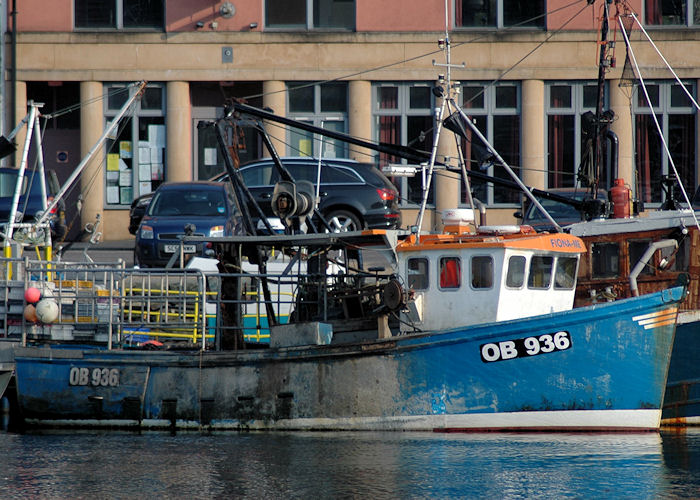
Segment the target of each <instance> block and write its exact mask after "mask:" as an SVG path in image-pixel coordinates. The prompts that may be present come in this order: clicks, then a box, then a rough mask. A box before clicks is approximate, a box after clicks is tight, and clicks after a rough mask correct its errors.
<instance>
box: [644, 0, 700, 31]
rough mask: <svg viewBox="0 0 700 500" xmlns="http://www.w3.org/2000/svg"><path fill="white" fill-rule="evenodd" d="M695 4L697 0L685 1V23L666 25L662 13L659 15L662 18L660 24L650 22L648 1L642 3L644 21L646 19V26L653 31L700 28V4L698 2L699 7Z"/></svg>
mask: <svg viewBox="0 0 700 500" xmlns="http://www.w3.org/2000/svg"><path fill="white" fill-rule="evenodd" d="M659 2H661V0H659ZM695 2H697V0H692V1H688V0H684V1H683V10H684V12H683V14H684V15H685V21H684V22H679V23H664V22H663V13H661V12H660V13H659V16H660V17H661V18H660V22H659V23H654V22H649V16H650V15H651V14H650V12H649V9H648V8H647V5H648V0H647V1H645V2H642V9H643V16H642V19H644V26H645V27H647V28H652V29H677V28H679V27H697V26H700V2H697V5H695Z"/></svg>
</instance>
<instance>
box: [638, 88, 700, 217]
mask: <svg viewBox="0 0 700 500" xmlns="http://www.w3.org/2000/svg"><path fill="white" fill-rule="evenodd" d="M646 88H647V93H648V95H649V99H650V101H651V105H652V107H653V109H654V113H655V114H656V118H657V120H658V122H659V125H660V127H661V130H662V132H663V136H664V139H665V141H666V144H667V145H668V147H669V150H670V153H671V158H673V164H674V165H675V166H676V170H678V174H679V175H680V178H681V182H682V183H683V187H684V188H685V190H686V192H688V193H690V195H692V194H693V193H694V192H695V188H696V186H697V182H696V175H695V162H696V160H695V157H696V152H695V147H696V146H695V144H696V133H695V130H696V124H695V121H696V115H695V111H694V108H693V106H692V102H691V101H690V99H689V98H688V96H687V95H686V93H685V91H684V90H683V88H682V87H681V86H680V85H679V84H677V83H676V82H649V83H646ZM686 88H687V89H688V91H689V92H690V93H691V95H695V85H694V84H693V83H686ZM634 126H635V166H636V168H637V176H638V178H639V183H640V185H639V191H638V193H637V196H638V197H639V198H640V199H641V200H642V201H643V202H645V203H660V202H662V201H663V178H664V177H666V176H669V175H673V168H672V167H671V164H670V162H669V159H668V155H666V154H665V152H664V149H663V144H662V142H661V139H660V137H659V133H658V129H657V127H656V124H655V123H654V117H653V116H652V114H651V109H650V108H649V105H648V104H647V101H646V97H645V95H644V92H643V90H642V89H641V88H637V89H636V98H635V99H634Z"/></svg>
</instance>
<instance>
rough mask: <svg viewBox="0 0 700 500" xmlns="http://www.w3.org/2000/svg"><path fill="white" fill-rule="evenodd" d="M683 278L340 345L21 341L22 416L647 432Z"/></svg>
mask: <svg viewBox="0 0 700 500" xmlns="http://www.w3.org/2000/svg"><path fill="white" fill-rule="evenodd" d="M683 294H684V289H683V288H681V287H679V288H674V289H670V290H666V291H664V292H660V293H654V294H650V295H646V296H643V297H638V298H633V299H626V300H621V301H617V302H612V303H606V304H598V305H594V306H591V307H586V308H580V309H575V310H573V311H568V312H563V313H554V314H549V315H545V316H538V317H534V318H527V319H521V320H515V321H508V322H500V323H492V324H487V325H480V326H475V327H468V328H460V329H456V330H452V331H448V332H441V333H436V334H420V335H405V336H398V337H392V338H390V339H385V340H376V341H366V342H361V343H354V344H346V345H326V346H303V347H292V348H284V349H260V350H254V351H239V352H194V353H175V352H153V351H121V350H113V351H104V350H102V351H99V350H76V349H67V348H49V347H28V348H23V349H19V350H18V351H17V354H16V363H17V368H16V370H17V372H16V373H17V391H18V401H19V406H20V412H21V414H22V416H23V417H24V418H25V420H26V422H27V423H28V424H34V425H44V426H101V427H114V426H121V427H130V426H133V427H142V428H168V427H170V428H200V427H207V428H212V429H368V430H377V429H385V430H386V429H395V430H441V431H452V430H516V429H520V430H650V429H656V428H658V426H659V422H660V417H661V406H662V400H663V394H664V389H665V386H666V377H667V373H668V366H669V361H670V357H671V348H672V345H673V337H674V332H675V328H676V323H675V318H676V312H677V306H678V302H679V301H680V300H681V298H682V297H683Z"/></svg>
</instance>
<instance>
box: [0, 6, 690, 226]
mask: <svg viewBox="0 0 700 500" xmlns="http://www.w3.org/2000/svg"><path fill="white" fill-rule="evenodd" d="M4 5H5V6H6V16H7V17H6V32H7V34H6V37H5V58H4V63H5V75H6V76H7V80H6V81H5V88H4V93H3V100H4V104H5V105H4V106H3V108H4V109H5V110H6V114H5V116H4V117H3V123H4V131H7V130H11V129H12V128H14V126H15V124H16V123H18V122H19V120H21V118H22V117H23V116H24V115H25V114H26V113H27V103H28V102H29V101H34V102H41V103H43V107H42V108H41V112H42V115H43V121H42V124H44V126H45V127H46V128H45V131H44V159H45V164H46V167H47V168H53V169H55V170H56V171H57V173H58V176H59V179H61V180H65V179H67V178H68V177H69V176H70V174H71V172H72V171H73V170H74V169H75V167H76V166H77V165H78V164H79V162H80V161H81V159H82V158H83V157H84V156H85V155H86V154H87V153H88V152H89V151H90V149H91V148H92V147H93V145H94V144H95V143H96V141H97V139H98V138H99V137H100V136H101V135H102V133H103V131H104V129H105V126H106V124H107V123H108V122H109V120H110V119H112V118H113V117H114V116H115V114H116V113H117V111H118V110H119V109H120V107H121V106H122V104H123V103H124V102H125V101H126V99H127V98H128V93H129V92H130V91H132V90H130V89H132V88H133V87H130V84H131V83H133V82H137V81H142V80H145V81H147V82H148V85H147V88H146V91H145V93H144V95H143V96H142V98H141V99H139V100H138V102H137V104H136V106H135V107H134V108H133V109H132V110H131V111H130V113H129V117H128V119H126V120H124V121H123V122H121V123H120V126H119V128H118V130H117V131H116V132H115V134H114V135H113V136H112V137H110V138H109V139H108V141H107V143H106V145H105V148H104V149H103V150H102V151H100V152H99V153H98V154H97V155H96V156H95V157H94V159H93V160H92V161H91V162H90V163H89V165H88V166H87V168H86V170H85V172H84V174H83V175H82V176H81V178H80V180H79V182H78V183H76V185H75V187H74V188H73V189H71V191H70V196H69V207H74V206H75V203H73V202H75V201H76V200H77V199H80V200H81V210H80V212H79V213H78V212H77V211H76V210H75V209H69V212H68V219H69V220H68V222H69V224H70V225H71V232H70V233H69V234H71V235H73V236H75V235H76V234H77V232H79V228H80V227H82V226H83V225H84V224H85V223H87V222H94V220H95V218H96V217H97V215H98V214H99V216H100V217H101V220H102V227H103V234H104V237H105V238H106V239H122V238H128V237H131V236H130V235H129V233H128V230H127V227H128V212H129V205H130V203H131V201H132V200H133V199H134V197H137V196H139V195H141V194H144V193H147V192H149V191H152V190H154V189H155V188H157V186H158V185H159V184H160V183H161V182H164V181H182V180H197V179H207V178H209V177H211V176H212V175H214V174H216V173H218V172H219V171H221V169H223V160H222V158H221V155H220V153H219V152H218V150H217V148H216V141H215V138H214V137H213V136H212V135H211V131H210V129H201V128H198V127H197V124H198V123H199V122H200V121H202V120H204V121H210V120H214V119H216V118H218V117H220V116H221V115H222V113H223V109H224V106H225V104H227V103H228V102H230V101H231V100H232V99H234V98H243V99H245V101H246V102H247V103H249V104H251V105H254V106H261V107H269V108H271V109H272V110H273V111H274V112H275V113H277V114H279V115H283V116H287V117H290V118H294V119H298V120H302V121H305V122H308V123H312V124H315V125H318V126H322V127H324V128H329V129H333V130H337V131H341V132H346V133H349V134H351V135H353V136H356V137H359V138H362V139H367V140H372V141H377V140H381V141H384V142H392V143H398V144H402V145H408V146H413V147H417V148H419V149H424V150H430V148H431V146H432V141H433V135H434V131H435V130H436V127H435V117H436V109H438V108H439V106H440V102H439V100H438V98H437V97H436V95H435V93H434V92H433V87H434V86H435V85H436V81H437V80H438V79H439V76H438V75H439V74H440V73H443V74H444V73H445V68H444V67H441V66H439V63H442V62H443V61H444V59H443V54H442V52H441V51H440V49H439V47H438V40H439V39H444V38H445V28H446V26H447V27H448V29H449V39H450V41H451V57H452V63H453V64H455V65H461V64H462V63H464V65H463V67H461V66H460V67H456V66H455V67H453V68H452V69H451V78H452V80H453V82H459V84H458V85H457V86H458V88H459V90H460V92H459V101H460V105H461V106H463V108H464V109H465V110H466V111H467V113H468V114H469V115H470V116H471V117H472V119H473V120H474V122H475V123H476V124H477V126H478V127H479V129H480V130H481V131H482V133H484V135H485V136H486V137H487V138H488V139H489V141H490V142H491V143H492V144H494V146H495V147H496V149H497V150H498V151H499V153H500V154H501V156H503V158H504V159H505V160H506V161H507V162H508V163H509V164H510V165H511V166H513V167H514V169H515V171H516V172H518V174H519V175H520V177H521V178H522V180H523V181H524V183H525V184H526V185H529V186H533V187H537V188H558V187H571V186H574V185H575V184H576V182H577V181H576V179H577V172H578V169H579V165H580V163H581V161H582V158H583V156H585V147H584V146H583V141H582V140H581V132H582V129H583V128H585V118H583V117H584V113H585V112H586V111H594V110H595V103H596V97H597V77H598V62H599V61H598V53H597V50H598V43H597V40H598V39H599V36H600V24H601V15H602V12H603V9H602V5H603V3H602V0H596V1H595V2H594V3H593V4H592V5H591V4H589V2H588V1H587V0H581V1H578V2H571V1H570V0H537V1H532V0H530V1H515V0H489V1H468V0H448V1H447V2H445V0H422V1H417V0H383V1H381V2H377V1H374V0H247V1H245V2H242V1H236V0H233V1H226V2H221V1H215V0H54V1H52V2H51V8H50V9H48V8H46V2H44V1H43V0H15V1H14V2H11V3H10V5H7V2H6V3H5V4H4ZM617 8H620V9H621V10H622V9H623V8H624V9H626V12H628V13H634V14H635V16H636V18H637V19H638V20H639V25H640V26H642V27H644V28H645V30H644V31H643V30H641V29H639V26H634V27H633V29H632V30H631V34H630V38H631V40H632V46H633V49H635V57H636V62H637V63H638V65H639V68H640V74H641V76H642V77H643V79H644V82H645V88H646V89H647V92H646V93H645V92H642V91H641V90H640V89H641V87H640V85H639V83H640V80H639V78H638V77H635V74H636V73H634V72H633V69H632V66H631V65H630V63H627V64H625V54H626V51H625V46H624V43H623V37H622V34H621V30H620V27H619V26H618V25H616V24H615V22H616V21H615V19H612V18H611V26H610V28H611V31H610V35H609V36H610V39H611V40H614V41H615V42H616V43H615V47H614V48H613V49H612V50H611V54H612V57H614V59H615V60H614V61H612V60H611V61H610V66H611V67H610V69H609V71H608V72H607V73H606V96H607V97H606V106H605V107H606V109H607V108H609V109H611V110H612V111H614V113H615V118H614V120H613V122H612V125H611V128H612V130H613V131H614V132H615V133H616V134H617V136H618V138H619V164H618V166H617V172H613V171H611V168H610V166H608V167H607V168H604V169H603V170H604V172H603V179H602V182H603V186H606V185H612V184H611V183H612V178H614V177H620V178H623V179H624V180H625V182H626V183H627V185H629V187H630V188H631V189H632V190H633V192H635V193H636V195H637V196H638V197H639V198H640V199H642V200H643V201H644V202H645V206H646V207H647V209H648V208H651V207H654V206H655V205H656V204H658V203H660V202H661V197H662V185H663V178H664V176H666V175H668V174H670V173H673V170H674V168H675V169H676V170H677V171H678V172H679V175H680V177H681V178H682V180H683V182H684V185H685V187H686V189H687V190H688V192H689V193H690V195H691V196H692V194H693V193H694V192H695V188H696V186H697V177H698V165H697V164H698V159H697V153H696V150H697V143H698V140H697V139H698V127H697V114H698V113H697V109H696V107H695V105H694V103H693V101H692V99H690V98H689V97H688V94H686V93H685V91H684V89H683V86H685V88H686V89H687V90H688V92H689V95H690V96H692V97H693V99H694V98H695V96H696V95H697V87H698V82H699V79H700V50H698V46H699V45H700V44H699V41H698V40H699V39H700V30H698V27H699V26H700V6H698V5H696V2H695V1H691V0H685V1H680V2H675V3H672V2H662V1H661V0H645V1H642V0H634V1H632V0H630V1H629V2H626V4H625V5H623V4H622V3H618V2H613V3H611V4H610V12H611V15H612V14H614V13H615V12H616V9H617ZM446 18H447V22H446ZM626 19H627V20H628V23H632V21H633V18H632V17H627V18H626ZM645 32H646V33H648V34H649V36H650V38H651V39H652V40H653V41H654V43H655V45H656V47H658V50H659V51H660V53H661V54H663V56H664V57H665V59H666V60H667V61H668V63H669V64H670V66H671V67H672V68H673V71H674V72H675V74H676V75H677V76H678V78H679V80H680V81H681V82H682V84H683V85H681V84H679V83H678V81H677V80H676V79H675V77H674V74H673V72H671V71H669V69H667V68H666V66H665V65H664V63H663V60H662V59H660V57H659V55H658V54H657V52H656V51H655V49H654V46H653V45H651V44H649V43H647V42H646V38H645V35H644V33H645ZM637 47H638V48H637ZM435 63H438V64H437V65H436V64H435ZM646 95H648V96H649V100H650V101H651V103H652V106H651V107H650V106H649V105H648V101H647V99H646V97H645V96H646ZM652 109H653V111H654V113H652ZM654 116H656V117H657V120H656V121H655V120H654ZM657 122H658V128H659V129H660V130H661V133H662V135H661V136H660V135H659V134H658V133H657ZM267 130H268V133H269V134H270V135H271V136H272V138H273V142H274V144H275V146H276V148H277V150H278V152H279V153H280V154H281V155H288V156H296V155H319V154H323V155H326V156H341V157H350V158H355V159H358V160H362V161H377V162H379V163H381V164H386V163H392V162H400V161H401V160H400V159H398V158H388V157H386V156H385V155H379V154H375V153H374V152H373V151H367V150H363V149H360V148H357V147H348V146H347V145H344V144H340V143H338V142H336V141H333V140H328V139H324V140H321V138H320V137H314V136H313V135H310V134H307V133H305V132H301V131H298V130H291V129H287V128H283V127H281V126H279V125H276V124H268V127H267ZM660 137H663V138H664V141H661V139H660ZM17 140H18V143H19V141H21V140H22V136H21V135H20V136H18V138H17ZM663 142H666V143H667V144H668V147H669V149H670V151H671V157H670V158H669V157H668V156H667V155H666V154H664V152H663ZM472 144H473V143H467V144H465V145H462V147H464V153H465V158H466V159H467V160H468V161H467V168H470V169H477V168H478V169H479V170H480V171H483V172H485V173H487V174H490V175H496V176H500V177H504V176H505V173H504V172H503V171H502V169H500V168H499V167H498V166H494V165H493V164H489V163H487V162H480V161H479V158H478V154H477V152H476V151H475V150H474V149H473V146H472ZM241 146H242V148H241V151H242V153H241V159H242V160H244V161H245V160H252V159H255V158H257V157H259V156H260V155H262V154H264V153H263V148H262V145H261V141H260V140H259V139H258V138H257V137H255V136H254V135H253V134H246V136H245V141H244V142H243V143H242V144H241ZM438 154H439V155H440V158H448V159H451V160H452V161H453V162H454V161H455V160H456V158H457V157H458V152H457V145H456V144H455V143H454V141H451V140H450V141H443V140H441V141H440V148H439V150H438ZM6 161H8V160H6ZM9 161H11V160H9ZM15 161H16V160H15ZM393 180H394V182H395V183H396V184H397V186H398V187H399V188H400V192H401V196H402V206H403V209H404V217H403V220H404V222H405V223H406V224H407V225H411V224H412V223H413V221H414V220H415V215H416V213H417V208H418V205H419V203H420V199H421V195H422V181H421V178H420V177H413V178H405V177H397V178H395V179H393ZM472 188H473V189H472V190H473V193H474V195H475V196H476V197H477V198H478V199H479V200H480V201H481V202H482V203H484V204H486V205H487V206H488V207H489V212H488V223H489V224H509V223H513V222H515V219H514V217H513V213H514V212H515V211H517V210H518V209H519V204H520V195H519V194H518V193H516V192H513V191H510V190H507V189H503V188H499V187H494V186H491V185H489V184H485V183H479V182H474V183H473V185H472ZM465 202H466V197H465V189H464V187H463V184H462V182H461V180H460V179H459V178H458V177H457V176H455V175H452V174H447V173H446V172H444V171H442V172H438V173H437V175H436V176H435V178H434V182H433V185H432V187H431V193H430V196H429V208H430V211H429V213H428V215H427V216H426V217H425V218H424V221H423V227H424V229H431V228H434V227H438V226H439V224H440V213H441V211H442V210H444V209H447V208H454V207H457V206H464V204H465ZM71 210H73V211H72V212H71Z"/></svg>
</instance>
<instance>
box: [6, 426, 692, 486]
mask: <svg viewBox="0 0 700 500" xmlns="http://www.w3.org/2000/svg"><path fill="white" fill-rule="evenodd" d="M0 457H2V459H1V460H0V462H1V463H2V465H1V466H0V498H3V499H7V498H10V499H14V498H18V499H19V498H22V499H26V498H46V499H54V498H71V499H79V498H124V499H130V498H139V499H141V498H188V499H190V498H265V499H276V498H372V499H378V498H404V499H405V498H635V499H640V498H693V497H695V498H697V497H699V496H700V429H689V430H681V431H666V430H663V431H662V432H661V433H639V434H638V433H630V434H567V433H561V434H559V433H556V434H555V433H552V434H545V433H532V434H520V433H518V434H497V433H492V434H433V433H376V432H375V433H364V432H352V433H347V432H336V433H315V432H307V433H217V434H199V433H179V434H177V435H170V434H167V433H144V434H135V433H123V432H104V433H97V432H85V433H82V432H75V431H71V432H65V431H61V432H58V431H54V432H41V433H36V432H31V433H24V434H17V433H5V432H2V433H0Z"/></svg>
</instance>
